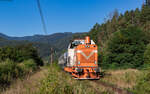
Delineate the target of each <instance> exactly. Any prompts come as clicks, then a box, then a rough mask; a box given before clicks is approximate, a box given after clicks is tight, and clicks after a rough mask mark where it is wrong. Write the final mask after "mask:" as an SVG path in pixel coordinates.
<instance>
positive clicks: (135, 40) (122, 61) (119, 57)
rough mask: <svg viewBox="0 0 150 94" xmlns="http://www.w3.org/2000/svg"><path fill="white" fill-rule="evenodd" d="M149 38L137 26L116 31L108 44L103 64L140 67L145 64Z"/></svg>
mask: <svg viewBox="0 0 150 94" xmlns="http://www.w3.org/2000/svg"><path fill="white" fill-rule="evenodd" d="M147 44H148V38H146V37H145V33H144V32H142V31H141V30H140V29H138V28H136V27H129V28H128V29H123V30H121V31H119V32H116V33H114V35H113V36H112V38H111V39H110V40H109V42H108V44H107V48H106V50H107V52H106V53H105V55H104V59H103V63H102V65H103V66H110V67H118V68H121V67H123V68H138V67H140V66H141V65H143V61H144V60H143V55H144V51H145V46H146V45H147Z"/></svg>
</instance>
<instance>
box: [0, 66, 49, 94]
mask: <svg viewBox="0 0 150 94" xmlns="http://www.w3.org/2000/svg"><path fill="white" fill-rule="evenodd" d="M46 73H47V68H41V70H40V71H38V72H36V73H35V74H33V75H32V76H28V77H27V78H26V79H24V80H17V81H16V82H15V83H13V84H12V85H11V86H10V88H8V89H7V90H6V91H4V92H2V93H1V94H34V93H35V92H37V91H38V88H39V86H40V81H41V80H42V79H43V78H44V77H45V76H46Z"/></svg>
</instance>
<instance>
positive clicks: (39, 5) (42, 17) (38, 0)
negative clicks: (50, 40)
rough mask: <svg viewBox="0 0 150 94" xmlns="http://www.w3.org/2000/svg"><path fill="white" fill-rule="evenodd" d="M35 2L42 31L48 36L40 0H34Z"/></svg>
mask: <svg viewBox="0 0 150 94" xmlns="http://www.w3.org/2000/svg"><path fill="white" fill-rule="evenodd" d="M36 1H37V6H38V9H39V13H40V16H41V21H42V25H43V31H44V33H45V34H46V35H48V33H47V28H46V23H45V19H44V15H43V11H42V8H41V4H40V0H36Z"/></svg>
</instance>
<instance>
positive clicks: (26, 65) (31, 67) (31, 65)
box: [21, 59, 38, 72]
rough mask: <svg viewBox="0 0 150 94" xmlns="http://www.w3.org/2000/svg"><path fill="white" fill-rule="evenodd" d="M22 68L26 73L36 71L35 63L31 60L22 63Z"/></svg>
mask: <svg viewBox="0 0 150 94" xmlns="http://www.w3.org/2000/svg"><path fill="white" fill-rule="evenodd" d="M21 65H22V68H23V69H24V70H26V71H32V72H34V71H36V70H37V68H38V66H37V65H36V63H35V61H34V60H32V59H29V60H25V61H23V62H22V64H21Z"/></svg>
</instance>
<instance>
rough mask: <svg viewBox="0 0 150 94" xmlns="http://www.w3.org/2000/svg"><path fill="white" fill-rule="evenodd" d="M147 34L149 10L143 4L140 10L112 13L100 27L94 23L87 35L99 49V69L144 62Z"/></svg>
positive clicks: (138, 64)
mask: <svg viewBox="0 0 150 94" xmlns="http://www.w3.org/2000/svg"><path fill="white" fill-rule="evenodd" d="M137 27H138V29H139V30H138V29H137ZM149 31H150V7H148V6H146V5H143V6H142V8H141V10H140V9H138V8H137V9H136V10H131V11H126V12H125V13H124V14H119V13H118V11H117V10H115V11H114V13H113V14H110V16H109V18H107V19H106V20H105V22H104V23H103V24H99V23H96V24H95V25H94V26H93V28H92V29H91V30H90V32H89V35H90V36H91V38H92V39H93V40H94V41H95V42H96V44H97V45H98V46H100V47H99V57H100V58H99V62H100V64H101V65H102V67H103V68H108V67H109V68H110V67H111V68H116V67H118V68H129V67H130V68H138V67H141V66H142V65H143V62H144V59H143V57H144V56H143V55H144V51H145V46H146V45H147V44H148V42H149V41H150V39H149V37H150V32H149ZM108 42H109V43H108Z"/></svg>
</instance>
